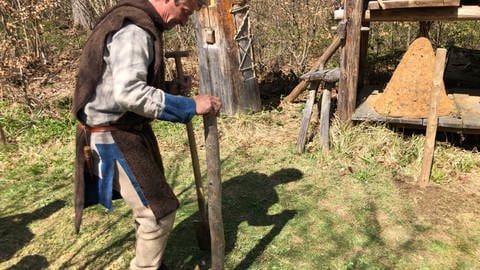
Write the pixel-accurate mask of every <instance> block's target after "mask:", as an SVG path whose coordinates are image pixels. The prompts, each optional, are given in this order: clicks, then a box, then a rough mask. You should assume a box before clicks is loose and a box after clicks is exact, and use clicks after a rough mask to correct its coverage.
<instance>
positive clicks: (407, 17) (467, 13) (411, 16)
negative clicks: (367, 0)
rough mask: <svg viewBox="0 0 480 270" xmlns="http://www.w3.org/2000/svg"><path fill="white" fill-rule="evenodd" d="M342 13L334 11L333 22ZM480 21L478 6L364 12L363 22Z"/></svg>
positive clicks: (341, 17)
mask: <svg viewBox="0 0 480 270" xmlns="http://www.w3.org/2000/svg"><path fill="white" fill-rule="evenodd" d="M344 16H345V15H344V11H343V10H341V9H339V10H335V13H334V18H335V20H343V18H344ZM479 19H480V6H461V7H458V8H456V7H436V8H415V9H412V8H405V9H388V10H366V11H365V12H364V13H363V18H362V20H363V21H364V22H368V21H377V22H381V21H383V22H387V21H468V20H479Z"/></svg>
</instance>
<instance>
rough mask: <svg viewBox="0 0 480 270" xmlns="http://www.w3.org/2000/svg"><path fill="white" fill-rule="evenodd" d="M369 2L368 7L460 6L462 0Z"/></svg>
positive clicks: (386, 0) (388, 0)
mask: <svg viewBox="0 0 480 270" xmlns="http://www.w3.org/2000/svg"><path fill="white" fill-rule="evenodd" d="M380 2H381V4H380V3H379V1H370V2H368V9H370V10H379V9H394V8H420V7H458V6H460V0H383V1H380Z"/></svg>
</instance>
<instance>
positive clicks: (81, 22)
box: [71, 0, 94, 29]
mask: <svg viewBox="0 0 480 270" xmlns="http://www.w3.org/2000/svg"><path fill="white" fill-rule="evenodd" d="M71 3H72V15H73V26H74V27H77V26H80V27H83V28H84V29H92V28H93V24H94V18H93V17H94V15H93V12H92V9H91V7H90V4H89V1H88V0H71Z"/></svg>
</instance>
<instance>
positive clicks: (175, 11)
mask: <svg viewBox="0 0 480 270" xmlns="http://www.w3.org/2000/svg"><path fill="white" fill-rule="evenodd" d="M163 8H164V10H163V14H164V16H162V17H163V19H164V21H165V24H166V27H167V28H168V29H171V28H173V27H174V26H175V25H177V24H180V25H182V26H183V25H185V24H186V23H187V21H188V18H189V17H190V15H192V14H193V12H194V11H195V10H198V7H197V0H187V1H184V2H180V3H178V4H176V3H175V0H167V2H166V3H165V5H164V7H163Z"/></svg>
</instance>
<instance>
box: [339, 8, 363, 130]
mask: <svg viewBox="0 0 480 270" xmlns="http://www.w3.org/2000/svg"><path fill="white" fill-rule="evenodd" d="M362 14H363V1H362V0H346V2H345V16H346V19H347V36H346V40H345V45H344V46H343V48H342V55H341V61H340V79H339V81H338V101H337V103H338V114H339V118H340V120H342V121H344V122H350V120H351V117H352V115H353V112H354V110H355V106H356V101H357V86H358V74H359V72H358V70H359V64H360V36H361V31H360V29H361V27H362Z"/></svg>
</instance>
